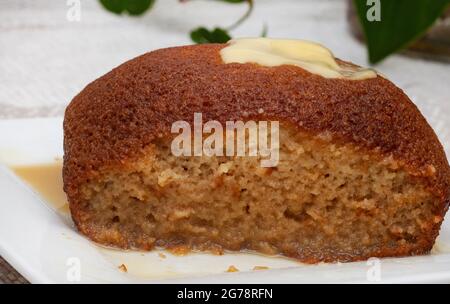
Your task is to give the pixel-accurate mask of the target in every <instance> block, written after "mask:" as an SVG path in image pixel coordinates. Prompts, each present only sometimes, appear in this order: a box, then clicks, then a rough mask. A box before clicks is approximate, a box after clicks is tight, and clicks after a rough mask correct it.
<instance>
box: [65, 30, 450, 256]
mask: <svg viewBox="0 0 450 304" xmlns="http://www.w3.org/2000/svg"><path fill="white" fill-rule="evenodd" d="M198 118H201V121H200V122H199V120H198ZM239 126H241V127H243V128H244V129H243V130H244V131H243V132H241V131H242V130H240V129H239V128H238V127H239ZM181 131H183V132H184V133H183V134H182V132H181ZM255 134H257V136H256V137H255V136H254V135H255ZM182 135H183V136H184V137H183V138H181V137H180V136H182ZM230 138H231V140H230ZM255 138H256V140H255ZM264 139H267V142H265V145H261V144H262V143H264ZM239 140H240V142H239ZM242 142H243V143H244V145H241V146H240V145H239V144H240V143H242ZM198 145H200V146H198ZM64 151H65V155H64V169H63V176H64V190H65V191H66V193H67V196H68V199H69V203H70V209H71V213H72V217H73V220H74V222H75V224H76V226H77V228H78V229H79V231H80V232H81V233H83V234H84V235H86V236H88V237H89V238H90V239H92V240H93V241H95V242H98V243H100V244H104V245H108V246H115V247H120V248H126V249H128V248H133V249H143V250H150V249H152V248H154V247H165V248H171V249H182V250H190V249H193V250H207V251H214V252H222V251H224V250H233V251H237V250H244V249H245V250H253V251H257V252H260V253H265V254H281V255H285V256H288V257H293V258H296V259H298V260H300V261H303V262H308V263H316V262H319V261H326V262H332V261H356V260H362V259H367V258H369V257H372V256H374V257H385V256H406V255H415V254H425V253H427V252H429V251H430V249H431V248H432V246H433V243H434V240H435V238H436V236H437V235H438V232H439V228H440V225H441V222H442V221H443V218H444V214H445V212H446V210H447V208H448V205H449V165H448V162H447V160H446V157H445V153H444V151H443V149H442V146H441V144H440V143H439V141H438V139H437V137H436V135H435V133H434V132H433V130H432V129H431V127H430V126H429V125H428V123H427V122H426V121H425V119H424V118H423V116H422V115H421V114H420V112H419V111H418V109H417V108H416V106H415V105H414V104H413V103H411V101H410V100H409V99H408V97H407V96H406V95H405V94H404V93H403V92H402V90H400V89H399V88H397V87H396V86H395V85H394V84H392V83H391V82H390V81H389V80H387V79H386V78H384V77H382V76H380V75H378V74H377V73H376V72H375V71H373V70H369V69H362V68H360V67H357V66H355V65H353V64H350V63H347V62H343V61H341V60H338V59H335V58H334V57H333V55H332V54H331V53H330V52H329V51H328V50H327V49H326V48H324V47H322V46H320V45H317V44H314V43H310V42H305V41H293V40H273V39H262V38H261V39H242V40H235V41H232V42H231V43H229V44H209V45H196V46H183V47H175V48H168V49H161V50H157V51H154V52H150V53H147V54H145V55H142V56H140V57H138V58H135V59H133V60H131V61H128V62H126V63H124V64H123V65H121V66H119V67H118V68H116V69H114V70H112V71H111V72H109V73H108V74H106V75H104V76H103V77H101V78H99V79H97V80H96V81H94V82H93V83H91V84H89V85H88V86H87V87H86V88H85V89H84V90H83V91H82V92H81V93H80V94H78V95H77V96H76V97H75V98H74V99H73V101H72V102H71V103H70V105H69V106H68V108H67V110H66V113H65V119H64ZM221 152H222V153H221ZM239 152H241V153H240V154H239Z"/></svg>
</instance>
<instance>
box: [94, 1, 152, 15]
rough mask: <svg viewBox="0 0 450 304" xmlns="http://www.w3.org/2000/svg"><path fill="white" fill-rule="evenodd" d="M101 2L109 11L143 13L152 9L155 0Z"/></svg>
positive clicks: (132, 13)
mask: <svg viewBox="0 0 450 304" xmlns="http://www.w3.org/2000/svg"><path fill="white" fill-rule="evenodd" d="M100 3H101V4H102V5H103V7H104V8H106V9H107V10H108V11H110V12H112V13H115V14H118V15H120V14H122V13H124V12H127V13H128V14H130V15H134V16H137V15H142V14H143V13H145V12H146V11H147V10H148V9H150V8H151V7H152V6H153V4H154V3H155V0H100Z"/></svg>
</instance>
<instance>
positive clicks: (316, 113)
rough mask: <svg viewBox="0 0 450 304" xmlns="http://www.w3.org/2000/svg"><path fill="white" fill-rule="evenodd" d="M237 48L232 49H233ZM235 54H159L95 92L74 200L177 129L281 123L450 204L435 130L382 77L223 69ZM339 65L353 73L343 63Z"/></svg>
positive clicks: (124, 69)
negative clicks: (394, 168) (398, 169)
mask: <svg viewBox="0 0 450 304" xmlns="http://www.w3.org/2000/svg"><path fill="white" fill-rule="evenodd" d="M231 45H233V44H231ZM227 46H228V45H226V44H225V45H224V44H207V45H193V46H182V47H174V48H167V49H160V50H156V51H153V52H150V53H147V54H144V55H142V56H140V57H137V58H135V59H132V60H130V61H128V62H126V63H124V64H122V65H121V66H119V67H117V68H115V69H114V70H112V71H111V72H109V73H107V74H106V75H104V76H102V77H100V78H99V79H97V80H95V81H94V82H92V83H91V84H89V85H88V86H87V87H86V88H85V89H84V90H83V91H82V92H80V93H79V94H78V95H77V96H76V97H75V98H74V99H73V100H72V102H71V103H70V105H69V106H68V107H67V109H66V113H65V119H64V136H65V138H64V151H65V155H64V179H65V187H66V188H65V189H66V192H67V191H76V189H77V185H79V184H80V183H81V182H83V181H84V180H86V179H87V178H89V176H90V175H92V174H95V173H96V172H98V170H100V169H102V168H104V167H107V166H113V165H117V164H121V163H124V162H126V160H127V159H130V158H132V157H134V156H138V155H139V153H141V152H142V151H143V149H144V148H145V147H146V146H148V145H149V144H151V143H152V142H154V141H155V139H157V138H160V137H163V136H166V135H167V134H170V130H171V125H172V123H173V122H175V121H178V120H185V121H188V122H192V120H193V113H194V112H198V113H202V114H203V117H204V120H205V121H206V120H218V121H219V122H225V121H228V120H233V121H236V120H246V119H254V120H258V119H262V120H278V121H280V122H286V123H289V124H291V125H294V126H296V127H297V128H298V129H299V131H302V132H309V133H311V134H321V133H323V132H327V133H329V134H331V135H332V136H333V138H335V139H337V140H340V141H344V142H346V143H347V142H348V143H354V144H356V145H358V146H361V147H364V148H367V149H369V150H374V151H377V153H378V152H379V153H380V154H382V155H384V156H386V157H393V158H394V159H395V160H397V161H399V162H400V163H402V165H403V166H404V167H405V168H407V169H408V170H409V171H410V172H411V173H412V174H413V175H415V176H417V177H425V179H426V181H427V182H428V183H429V186H430V189H432V190H433V191H434V192H435V193H436V194H437V195H439V196H440V197H442V198H443V199H444V198H445V199H447V198H448V192H449V191H448V190H449V175H450V173H449V166H448V162H447V160H446V157H445V154H444V151H443V149H442V146H441V144H440V143H439V141H438V139H437V137H436V135H435V133H434V131H433V130H432V129H431V127H430V126H429V125H428V123H427V122H426V120H425V119H424V117H423V116H422V115H421V114H420V112H419V110H418V109H417V107H416V106H415V105H414V104H413V103H412V102H411V101H410V100H409V98H408V97H407V96H406V95H405V94H404V93H403V91H402V90H401V89H399V88H397V87H396V86H395V85H394V84H392V83H391V82H390V81H389V80H387V79H385V78H383V77H380V76H377V77H371V78H367V79H363V80H349V79H346V78H326V77H323V76H320V75H318V74H315V73H311V72H310V71H308V70H307V69H305V68H301V67H300V66H298V65H285V64H283V65H275V66H271V67H268V66H264V65H260V64H255V63H228V64H227V63H224V61H223V59H222V56H221V50H223V49H224V48H226V47H227ZM335 60H336V62H337V63H338V64H339V65H350V64H349V63H345V62H343V61H341V60H338V59H335Z"/></svg>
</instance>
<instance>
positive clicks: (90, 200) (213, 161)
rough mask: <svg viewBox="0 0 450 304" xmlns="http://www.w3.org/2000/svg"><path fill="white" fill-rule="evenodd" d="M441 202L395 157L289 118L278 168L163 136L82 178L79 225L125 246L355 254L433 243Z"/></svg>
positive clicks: (303, 256)
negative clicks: (191, 149)
mask: <svg viewBox="0 0 450 304" xmlns="http://www.w3.org/2000/svg"><path fill="white" fill-rule="evenodd" d="M435 204H438V200H436V199H435V198H434V197H433V196H432V195H431V194H430V193H429V192H428V191H426V190H425V189H424V187H423V186H422V184H420V183H418V182H417V181H415V180H414V179H412V178H411V177H409V175H408V174H407V173H406V172H405V171H403V170H402V169H401V168H399V166H398V165H397V164H396V163H395V161H394V160H392V159H391V158H380V157H378V156H375V155H371V154H368V153H366V152H365V151H364V150H362V149H358V148H356V147H354V146H351V145H344V144H337V143H334V142H333V141H332V140H331V138H330V137H329V136H325V135H323V136H309V135H306V134H302V133H299V132H298V131H296V130H294V129H293V128H289V127H286V126H282V127H281V129H280V160H279V163H278V166H277V167H274V168H262V167H261V166H260V159H259V158H258V157H206V156H202V157H175V156H174V155H172V153H171V150H170V141H169V140H159V141H157V142H155V143H154V144H152V145H151V147H148V148H147V150H146V152H145V153H144V156H142V157H140V158H138V159H135V160H133V161H131V162H130V163H129V164H127V165H126V166H124V167H123V168H120V169H112V170H109V171H104V172H103V173H102V174H101V175H100V177H99V178H97V179H94V180H91V181H89V182H88V183H86V184H84V185H83V186H82V201H81V203H80V205H79V208H80V212H81V214H82V217H81V218H82V221H81V222H80V225H79V228H80V230H81V231H82V232H84V233H86V234H88V235H89V236H90V237H91V238H92V239H94V240H95V241H97V242H99V243H102V244H106V245H112V246H118V247H121V248H137V249H144V250H150V249H152V248H153V247H155V246H161V247H166V248H172V249H177V248H178V249H180V248H184V249H194V250H208V251H214V252H222V251H223V250H242V249H247V250H254V251H257V252H260V253H264V254H282V255H285V256H288V257H293V258H296V259H299V260H301V261H303V262H310V263H314V262H319V261H352V260H358V259H364V258H367V257H370V256H389V255H409V254H420V253H424V252H426V251H427V250H429V249H431V246H432V241H431V242H430V240H429V239H430V238H429V235H430V234H431V233H432V231H431V230H432V226H433V225H432V223H433V219H434V215H433V211H432V210H434V208H435V207H436V205H435ZM423 246H425V247H423ZM424 248H425V249H424Z"/></svg>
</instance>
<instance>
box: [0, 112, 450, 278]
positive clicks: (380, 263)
mask: <svg viewBox="0 0 450 304" xmlns="http://www.w3.org/2000/svg"><path fill="white" fill-rule="evenodd" d="M62 142H63V136H62V119H61V118H48V119H21V120H5V121H0V162H1V164H2V165H1V167H0V197H1V199H0V255H1V256H3V258H5V259H6V260H7V261H8V262H9V263H10V264H11V265H12V266H13V267H14V268H16V269H17V270H18V271H19V272H20V273H21V274H22V275H24V276H25V277H26V278H27V279H28V280H29V281H31V282H32V283H72V282H75V283H76V282H80V283H108V282H111V283H347V282H355V283H367V282H381V283H430V282H436V283H439V282H441V283H444V282H446V283H450V225H449V221H448V219H447V220H446V221H445V222H444V224H443V226H442V229H441V233H440V235H439V238H438V240H437V242H436V246H435V248H434V249H433V251H432V253H431V254H430V255H427V256H418V257H408V258H389V259H381V260H377V259H375V260H370V261H366V262H357V263H345V264H341V263H337V264H319V265H304V264H301V263H298V262H296V261H292V260H289V259H284V258H275V257H265V256H261V255H256V254H249V253H238V254H236V253H226V254H224V255H222V256H215V255H211V254H204V253H192V254H188V255H186V256H174V255H172V254H170V253H168V252H164V251H161V250H154V251H151V252H125V251H118V250H111V249H107V248H103V247H100V246H98V245H96V244H94V243H92V242H90V241H89V240H87V239H86V238H84V237H83V236H81V235H80V234H78V233H77V231H76V230H75V229H74V227H73V224H72V222H71V220H70V218H69V217H68V216H64V215H62V214H61V213H58V212H56V211H54V210H53V209H52V208H51V207H49V205H48V204H46V202H45V200H44V199H43V198H42V197H40V196H39V194H38V193H35V192H34V191H33V190H32V189H31V188H30V187H28V186H27V185H26V184H25V183H24V182H23V181H22V180H20V178H18V177H17V176H15V175H14V173H13V172H12V171H11V170H10V169H9V166H12V165H30V164H40V163H49V162H52V161H54V159H55V157H62V153H63V152H62ZM122 264H124V265H125V266H126V267H127V269H128V272H123V271H121V270H120V269H119V266H120V265H122ZM231 265H233V266H235V267H236V268H237V269H239V272H233V273H227V272H226V270H227V269H228V267H229V266H231ZM255 266H265V267H268V268H269V269H268V270H253V268H254V267H255Z"/></svg>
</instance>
